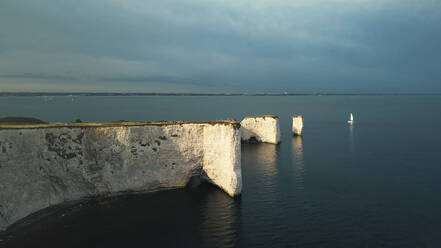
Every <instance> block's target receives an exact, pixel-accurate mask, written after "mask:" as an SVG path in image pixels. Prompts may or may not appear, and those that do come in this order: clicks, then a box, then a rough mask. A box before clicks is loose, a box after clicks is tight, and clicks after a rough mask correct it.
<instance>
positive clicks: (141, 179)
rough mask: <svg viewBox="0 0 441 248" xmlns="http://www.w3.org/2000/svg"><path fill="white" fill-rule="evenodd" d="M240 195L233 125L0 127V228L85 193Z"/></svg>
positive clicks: (237, 145) (237, 144) (236, 137)
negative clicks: (197, 188) (197, 184)
mask: <svg viewBox="0 0 441 248" xmlns="http://www.w3.org/2000/svg"><path fill="white" fill-rule="evenodd" d="M193 176H197V177H201V178H202V179H205V180H208V181H210V182H212V183H214V184H215V185H218V186H219V187H220V188H222V189H223V190H224V191H225V192H227V193H228V194H229V195H231V196H235V195H238V194H240V193H241V189H242V176H241V167H240V130H239V129H238V125H237V123H228V122H220V123H179V124H170V125H142V126H135V125H133V126H112V127H47V128H45V127H40V128H29V129H26V128H18V129H17V128H16V129H1V128H0V230H1V229H5V228H6V227H7V226H9V225H11V224H13V223H14V222H16V221H17V220H19V219H21V218H23V217H25V216H27V215H29V214H31V213H33V212H36V211H38V210H40V209H43V208H46V207H49V206H52V205H56V204H60V203H62V202H65V201H70V200H78V199H81V198H84V197H93V196H97V195H107V194H115V193H121V192H127V191H141V192H148V191H157V190H163V189H171V188H179V187H184V186H185V185H186V184H187V183H188V182H189V180H190V178H191V177H193Z"/></svg>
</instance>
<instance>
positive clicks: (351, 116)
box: [348, 113, 354, 124]
mask: <svg viewBox="0 0 441 248" xmlns="http://www.w3.org/2000/svg"><path fill="white" fill-rule="evenodd" d="M348 123H349V124H352V123H354V116H353V115H352V113H351V115H350V116H349V120H348Z"/></svg>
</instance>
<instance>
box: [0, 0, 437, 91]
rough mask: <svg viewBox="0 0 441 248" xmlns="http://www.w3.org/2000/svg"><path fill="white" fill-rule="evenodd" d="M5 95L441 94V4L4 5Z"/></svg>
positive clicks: (1, 85)
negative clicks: (66, 92)
mask: <svg viewBox="0 0 441 248" xmlns="http://www.w3.org/2000/svg"><path fill="white" fill-rule="evenodd" d="M0 91H43V92H54V91H75V92H161V93H167V92H173V93H183V92H197V93H199V92H200V93H221V92H226V93H233V92H237V93H238V92H242V93H261V92H269V93H281V92H290V93H441V1H439V0H418V1H415V0H326V1H325V0H298V1H295V0H290V1H282V0H185V1H183V0H161V1H150V0H82V1H77V0H64V1H56V0H32V1H29V0H1V1H0Z"/></svg>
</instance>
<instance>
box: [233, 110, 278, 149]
mask: <svg viewBox="0 0 441 248" xmlns="http://www.w3.org/2000/svg"><path fill="white" fill-rule="evenodd" d="M240 125H241V131H242V140H244V141H248V142H252V141H254V142H265V143H272V144H278V143H280V127H279V117H277V116H275V115H259V116H249V117H245V118H244V119H243V120H242V121H241V122H240Z"/></svg>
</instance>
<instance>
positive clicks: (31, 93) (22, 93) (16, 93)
mask: <svg viewBox="0 0 441 248" xmlns="http://www.w3.org/2000/svg"><path fill="white" fill-rule="evenodd" d="M45 95H47V96H338V95H341V96H357V95H359V96H382V95H384V96H388V95H390V96H392V95H403V96H404V95H441V93H329V92H314V93H295V92H282V93H259V92H254V93H246V92H236V93H228V92H223V93H200V92H184V93H173V92H99V91H97V92H82V91H72V92H55V91H54V92H45V91H41V92H40V91H4V92H2V91H0V96H45Z"/></svg>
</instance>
